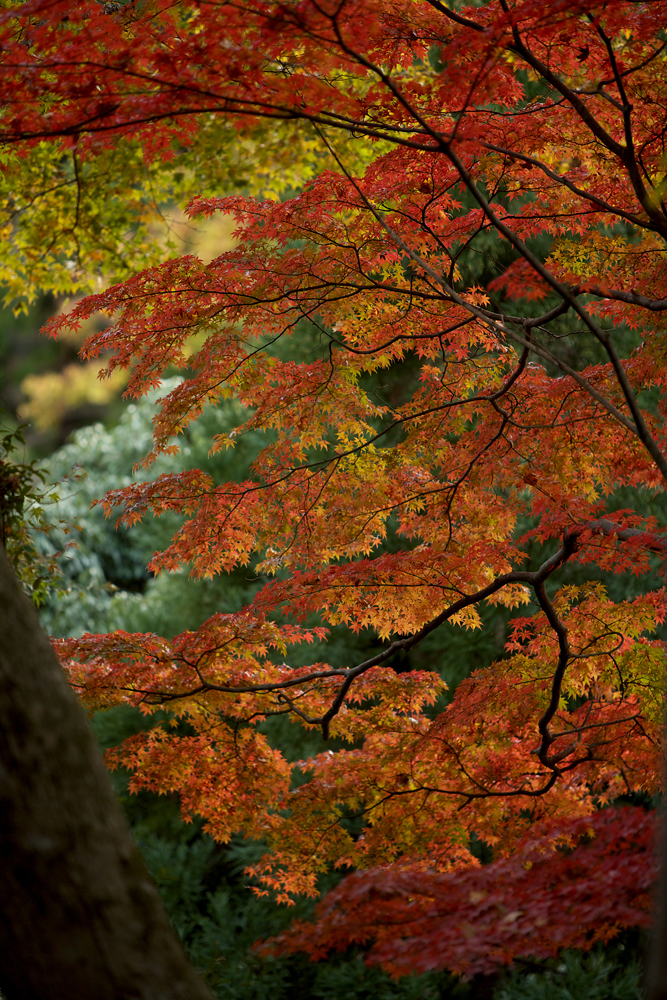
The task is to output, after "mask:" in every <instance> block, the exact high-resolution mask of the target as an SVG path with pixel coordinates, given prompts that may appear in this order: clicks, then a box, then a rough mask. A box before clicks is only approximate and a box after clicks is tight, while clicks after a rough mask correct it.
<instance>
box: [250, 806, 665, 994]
mask: <svg viewBox="0 0 667 1000" xmlns="http://www.w3.org/2000/svg"><path fill="white" fill-rule="evenodd" d="M655 835H656V814H655V813H654V812H647V811H646V810H644V809H641V808H638V807H625V808H621V809H615V808H608V809H603V810H601V811H600V812H598V813H596V814H594V815H593V816H587V817H584V818H577V819H575V820H572V819H569V820H561V821H559V822H558V823H552V824H551V825H550V826H549V827H548V828H545V827H543V828H542V830H541V831H540V835H539V836H537V837H536V836H533V837H531V839H530V841H528V840H526V841H525V842H524V843H523V845H522V846H521V848H520V850H518V851H517V852H515V853H514V854H512V856H511V857H508V858H501V859H500V860H498V861H494V862H493V863H491V864H488V865H483V866H481V867H479V868H470V867H467V868H465V869H458V870H456V871H453V872H449V873H440V872H437V871H433V870H429V869H426V868H424V867H421V868H419V867H415V866H412V867H408V866H401V865H400V864H396V865H391V866H385V867H382V868H375V869H371V870H369V871H360V872H356V873H354V874H353V875H350V876H348V877H347V878H345V879H344V880H343V881H342V882H341V883H340V885H339V886H337V887H336V888H335V889H334V890H333V891H331V892H330V893H328V894H327V896H325V898H324V899H323V900H322V902H321V903H320V904H319V907H318V909H317V913H316V915H317V921H316V923H315V924H311V923H306V922H304V921H298V922H295V923H294V924H293V925H292V926H291V927H290V928H289V930H288V931H286V932H285V933H284V934H282V935H280V936H279V937H276V938H273V939H272V940H271V941H269V942H266V943H264V944H262V945H260V946H259V947H260V949H261V950H262V951H263V952H265V953H267V952H272V953H274V954H285V953H290V952H295V951H302V952H306V953H307V954H309V955H310V957H311V958H313V959H314V960H317V959H319V958H322V957H324V956H325V955H326V954H328V953H329V952H330V951H333V950H343V949H345V948H347V947H349V946H350V945H353V944H360V945H363V946H366V947H367V948H368V946H369V945H370V948H369V949H368V951H367V961H368V962H369V963H370V964H379V965H381V966H382V967H383V968H384V969H385V970H387V971H388V972H391V973H393V974H394V975H406V974H408V973H420V972H426V971H428V970H432V969H449V970H450V971H451V972H454V973H457V974H459V975H463V976H465V977H466V978H469V977H471V976H473V975H476V974H483V975H488V974H491V973H493V972H495V971H496V970H497V969H498V967H499V966H501V965H503V964H508V963H510V962H511V961H512V960H513V959H515V958H518V957H525V958H532V959H544V958H549V957H553V956H555V955H557V954H558V953H559V952H560V951H561V950H562V949H564V948H583V949H588V948H591V947H592V946H593V945H594V944H595V943H596V942H598V941H608V940H610V939H611V938H613V937H614V936H615V935H616V934H618V933H619V932H620V931H621V930H623V929H624V928H627V927H635V926H640V927H645V926H648V925H649V924H650V922H651V910H652V901H653V900H652V889H653V886H654V884H655V880H656V876H657V854H656V851H655V846H654V845H655Z"/></svg>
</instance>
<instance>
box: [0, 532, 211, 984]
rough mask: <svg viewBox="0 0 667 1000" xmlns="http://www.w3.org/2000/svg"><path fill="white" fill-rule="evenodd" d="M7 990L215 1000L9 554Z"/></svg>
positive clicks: (2, 828)
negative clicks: (151, 873) (186, 948)
mask: <svg viewBox="0 0 667 1000" xmlns="http://www.w3.org/2000/svg"><path fill="white" fill-rule="evenodd" d="M0 989H2V991H3V993H4V994H5V996H6V997H7V1000H121V998H122V1000H180V998H183V1000H185V998H187V1000H212V995H211V993H210V992H209V990H208V989H207V987H206V986H205V985H204V984H203V983H202V981H201V980H200V979H199V977H198V976H197V974H196V973H195V971H194V969H193V968H192V966H191V965H190V964H189V962H188V960H187V959H186V957H185V954H184V952H183V949H182V948H181V945H180V943H179V942H178V940H177V939H176V936H175V934H174V932H173V930H172V929H171V926H170V924H169V921H168V919H167V916H166V914H165V912H164V910H163V908H162V904H161V902H160V899H159V896H158V893H157V890H156V889H155V887H154V886H153V884H152V883H151V881H150V879H149V877H148V874H147V872H146V870H145V868H144V865H143V862H142V860H141V858H140V856H139V853H138V851H137V848H136V847H135V846H134V843H133V841H132V838H131V836H130V832H129V829H128V827H127V824H126V822H125V818H124V816H123V814H122V812H121V809H120V807H119V805H118V803H117V802H116V798H115V796H114V793H113V790H112V788H111V784H110V782H109V779H108V776H107V774H106V771H105V769H104V765H103V762H102V759H101V756H100V753H99V750H98V748H97V745H96V743H95V740H94V738H93V736H92V733H91V732H90V730H89V728H88V724H87V722H86V719H85V716H84V713H83V711H82V709H81V707H80V706H79V705H78V703H77V701H76V698H75V696H74V694H73V692H72V690H71V688H70V687H69V685H68V683H67V680H66V679H65V676H64V674H63V672H62V670H61V668H60V665H59V663H58V661H57V659H56V656H55V654H54V653H53V650H52V649H51V646H50V643H49V641H48V639H47V637H46V635H45V634H44V632H43V631H42V629H41V628H40V625H39V619H38V617H37V614H36V612H35V610H34V608H33V607H32V605H31V604H30V602H29V600H28V599H27V597H25V595H24V594H23V593H22V592H21V590H20V588H19V586H18V584H17V582H16V580H15V579H14V574H13V573H12V571H11V569H10V567H9V564H8V562H7V559H6V557H5V554H4V552H2V551H1V549H0Z"/></svg>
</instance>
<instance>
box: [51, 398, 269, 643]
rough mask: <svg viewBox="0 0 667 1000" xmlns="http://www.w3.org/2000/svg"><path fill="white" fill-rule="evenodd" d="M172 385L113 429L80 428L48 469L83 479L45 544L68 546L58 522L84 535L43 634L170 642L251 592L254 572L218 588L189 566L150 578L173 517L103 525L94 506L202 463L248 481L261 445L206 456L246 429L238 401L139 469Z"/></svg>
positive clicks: (220, 476) (70, 554) (70, 556)
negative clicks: (173, 451)
mask: <svg viewBox="0 0 667 1000" xmlns="http://www.w3.org/2000/svg"><path fill="white" fill-rule="evenodd" d="M173 384H174V380H171V382H166V383H165V384H164V385H163V386H162V388H161V389H160V390H159V391H158V392H155V393H153V394H152V395H151V396H149V397H146V398H145V399H142V400H141V401H139V402H137V403H132V404H131V405H130V406H128V407H127V409H126V410H125V412H124V413H123V415H122V417H121V419H120V421H119V422H118V424H117V425H116V426H115V427H113V428H111V429H108V428H105V427H104V426H103V425H102V424H94V425H92V426H90V427H85V428H83V429H82V430H79V431H77V432H76V434H75V435H74V437H73V440H72V441H71V443H69V444H66V445H64V446H63V447H62V448H60V449H59V450H58V451H56V452H55V453H54V454H52V455H51V456H50V457H49V459H48V461H47V462H46V463H45V464H46V466H47V467H48V471H49V475H50V477H51V478H52V479H60V478H61V477H63V476H67V475H68V474H69V473H70V471H71V470H72V469H75V468H79V469H81V470H83V471H84V472H85V473H86V476H85V478H84V479H83V481H82V482H77V483H72V486H71V489H69V490H67V489H63V490H61V494H64V496H63V499H62V500H61V502H60V503H59V504H57V505H55V506H53V507H52V508H50V509H49V511H48V517H50V518H51V519H52V523H53V531H52V532H51V536H50V538H49V539H48V540H46V541H45V540H40V542H39V543H40V544H41V545H43V546H47V547H48V546H50V547H51V548H52V549H53V550H54V551H55V550H58V549H59V548H61V547H62V545H63V544H64V539H62V538H61V537H60V536H61V532H60V531H59V529H58V527H57V521H58V519H63V520H64V521H67V522H70V523H75V524H78V525H79V527H80V529H81V530H80V531H79V532H78V533H76V546H75V547H70V548H69V549H68V550H67V551H66V553H65V555H64V557H63V566H64V571H65V574H66V576H67V578H68V579H69V580H70V581H71V585H72V587H71V590H70V592H69V594H67V595H65V596H63V597H61V598H60V599H59V600H57V601H55V600H52V601H50V602H49V603H48V604H47V606H46V607H45V608H44V609H43V611H42V621H43V624H44V627H45V628H46V630H47V631H48V632H50V633H51V634H52V635H56V636H68V635H81V634H82V633H83V632H111V631H113V630H114V629H117V628H123V629H126V630H127V631H137V632H140V631H150V632H158V633H160V634H162V635H165V636H172V635H174V634H176V633H178V632H179V631H182V630H184V629H186V628H196V627H197V626H198V625H199V624H201V622H202V621H203V620H204V619H205V618H207V617H208V616H209V615H211V614H213V613H214V612H215V611H231V610H236V609H237V608H238V607H239V606H240V605H241V604H243V602H244V600H247V599H248V596H249V595H250V594H251V593H252V589H253V586H252V584H251V582H250V581H249V580H248V579H247V577H249V576H250V574H249V573H245V574H243V573H241V574H237V575H235V576H232V577H229V578H218V579H216V580H214V581H211V580H203V581H193V580H188V579H187V570H186V569H184V570H182V571H179V572H177V573H166V574H162V575H160V576H159V577H157V578H154V577H152V576H151V575H150V574H149V573H148V571H147V569H146V564H147V563H148V562H149V561H150V559H151V557H152V556H153V554H154V553H155V552H156V551H157V550H159V549H161V548H164V547H165V546H166V545H167V544H168V543H169V540H170V538H171V536H172V534H173V532H174V531H175V530H176V528H177V527H178V524H179V520H178V517H177V516H176V515H174V514H165V515H163V516H162V517H160V518H153V517H150V516H149V517H146V518H144V519H143V520H142V521H141V523H139V524H138V525H136V526H135V527H133V528H132V529H130V530H128V529H127V528H124V527H123V526H117V525H116V518H113V517H112V518H105V516H104V514H103V512H102V509H101V508H100V507H92V508H91V504H92V503H93V501H95V500H98V499H100V498H101V497H103V496H104V495H105V493H106V492H107V491H108V490H116V489H120V488H122V487H124V486H129V485H130V484H131V483H132V482H137V481H140V480H146V479H153V478H156V477H157V476H158V475H160V474H161V473H163V472H171V471H180V470H182V469H185V468H191V467H193V466H198V467H200V468H204V469H205V470H206V471H209V472H211V473H212V474H213V475H214V478H215V479H216V481H217V482H220V481H222V480H224V479H235V478H240V475H239V473H240V472H242V473H243V474H245V472H246V470H247V467H248V464H249V463H250V461H251V460H252V458H253V457H254V455H255V454H256V451H257V447H258V442H256V441H254V440H252V439H245V440H244V439H242V440H241V442H240V444H239V445H237V447H236V448H235V449H233V450H230V451H228V452H226V453H223V454H222V455H219V456H216V457H215V458H214V459H209V458H208V449H209V447H210V441H211V438H212V436H213V435H214V434H219V433H225V432H228V431H229V430H231V428H232V427H233V426H234V425H235V424H237V423H239V422H240V415H239V413H238V412H237V408H236V407H235V406H234V404H232V403H230V404H227V405H223V406H221V407H219V408H215V409H214V408H210V409H209V410H208V411H207V412H206V414H205V415H204V416H203V417H202V418H201V419H200V421H199V422H198V423H197V424H196V425H194V426H193V428H192V429H191V430H190V431H189V432H188V433H187V434H186V435H184V437H183V438H181V439H180V441H179V444H180V453H179V454H178V455H175V456H162V457H160V458H159V459H158V461H157V462H156V463H155V464H154V465H153V466H151V468H150V469H149V470H148V471H146V470H139V471H138V472H136V473H135V472H133V466H134V465H135V463H137V462H138V461H140V459H141V458H142V457H143V456H144V455H145V454H146V453H147V452H148V451H149V450H150V448H151V443H152V428H151V420H152V417H153V415H154V413H155V401H156V398H157V397H158V396H160V395H164V394H165V392H166V391H168V390H169V389H170V388H171V387H172V385H173ZM119 513H120V511H119Z"/></svg>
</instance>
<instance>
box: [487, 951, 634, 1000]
mask: <svg viewBox="0 0 667 1000" xmlns="http://www.w3.org/2000/svg"><path fill="white" fill-rule="evenodd" d="M641 981H642V968H641V964H640V962H639V959H638V958H637V956H636V954H633V952H632V950H631V951H630V952H629V954H628V953H627V950H626V949H625V948H624V947H623V946H620V947H614V946H613V945H612V946H611V947H610V948H608V949H607V950H603V949H601V948H600V949H596V950H595V951H592V952H580V951H569V952H564V953H563V955H562V956H561V958H560V960H559V962H558V964H557V965H556V966H555V967H554V968H551V969H547V970H544V971H539V972H528V973H527V972H526V971H525V970H522V969H521V968H520V967H518V968H515V969H513V970H512V971H511V972H508V973H507V975H506V977H505V979H504V981H503V983H502V985H501V986H500V987H498V988H497V989H496V991H495V992H494V997H493V1000H642V997H643V993H642V988H641Z"/></svg>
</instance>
